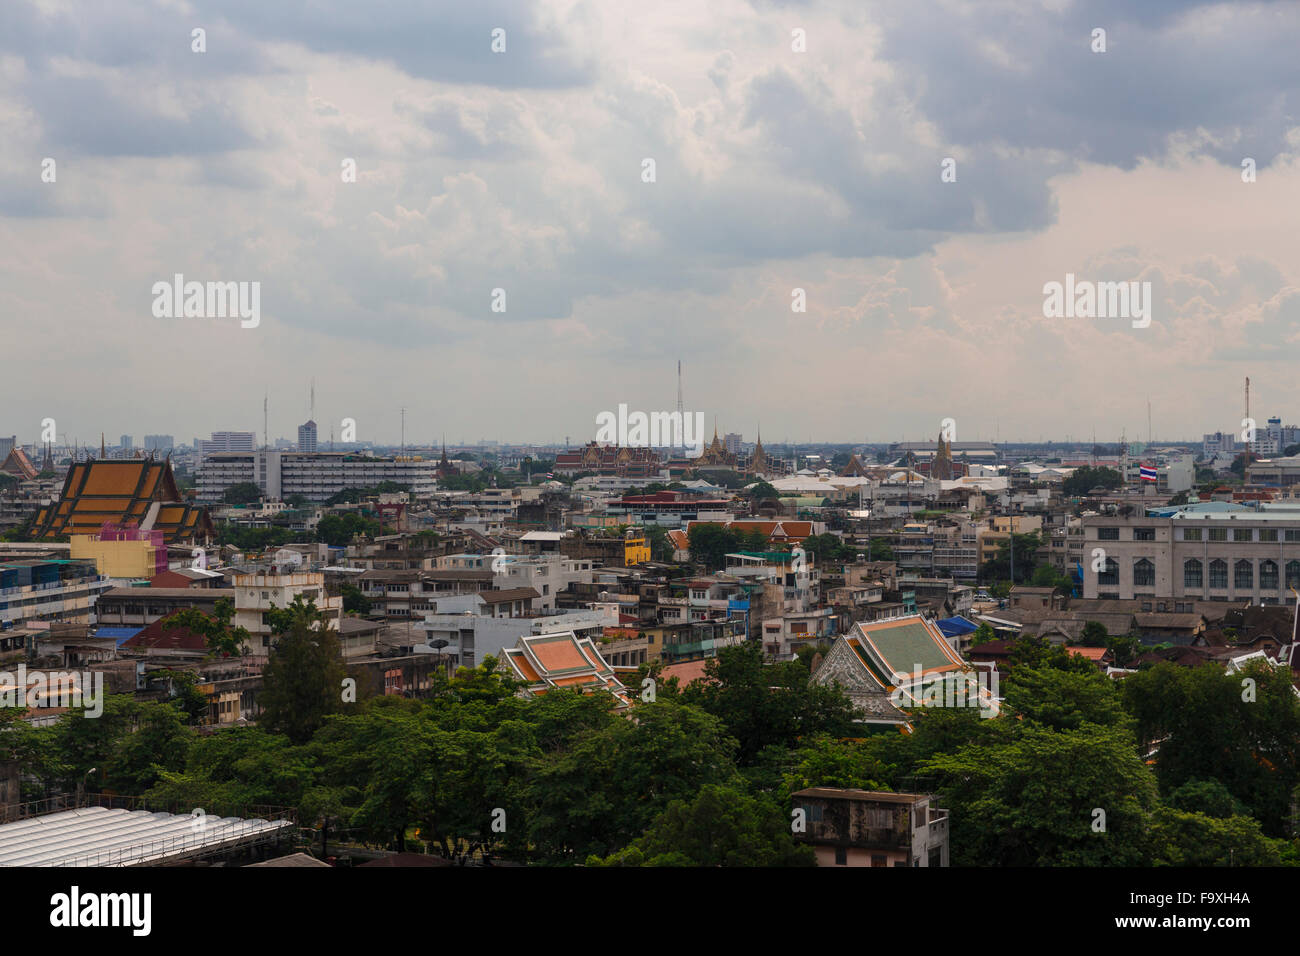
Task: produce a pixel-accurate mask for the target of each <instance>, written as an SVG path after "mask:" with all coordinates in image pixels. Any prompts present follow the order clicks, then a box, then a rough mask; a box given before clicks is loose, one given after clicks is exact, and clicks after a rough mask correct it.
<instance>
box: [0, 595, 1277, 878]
mask: <svg viewBox="0 0 1300 956" xmlns="http://www.w3.org/2000/svg"><path fill="white" fill-rule="evenodd" d="M270 615H271V616H270V621H271V625H272V627H273V629H274V630H275V632H276V634H277V643H276V645H275V649H274V653H273V656H272V659H271V666H270V667H268V669H267V674H266V687H265V689H264V691H263V704H264V705H265V706H266V712H265V714H264V715H263V719H262V720H261V722H260V725H259V726H257V727H230V728H223V729H220V730H217V731H215V732H213V733H210V734H204V735H200V734H199V733H198V732H196V730H195V728H194V727H192V726H191V723H192V720H193V718H194V716H195V715H196V713H197V712H198V709H199V708H198V706H197V702H196V699H195V697H194V695H193V694H192V693H191V691H192V688H191V687H187V686H186V683H185V681H184V680H176V681H171V682H170V683H171V687H172V689H173V691H174V692H175V694H176V696H175V697H174V698H173V699H172V701H170V702H168V703H152V702H137V701H134V700H133V699H132V698H130V697H128V696H116V697H110V698H108V700H107V703H106V706H105V710H104V713H103V715H102V716H101V717H98V718H95V719H90V718H87V717H85V716H84V715H83V714H81V713H79V712H74V713H72V714H70V715H69V716H68V717H66V718H65V719H63V720H61V721H60V722H58V723H57V724H55V725H53V726H49V727H42V728H40V729H33V728H31V727H28V726H27V725H25V724H22V723H21V722H19V721H17V720H16V713H15V712H13V711H0V731H3V733H0V740H3V742H4V749H3V750H2V751H0V757H3V758H7V759H12V760H15V761H17V762H18V763H19V764H20V766H21V768H22V769H23V771H24V772H25V773H26V774H27V775H28V777H29V779H30V780H31V781H34V782H36V783H37V784H38V785H40V786H43V787H45V788H46V789H47V790H57V789H59V788H64V789H69V790H70V789H72V788H74V787H77V786H78V785H83V784H84V785H85V786H87V787H88V788H92V789H112V790H114V791H116V792H119V793H124V794H139V795H144V796H146V797H147V798H148V799H149V800H150V801H152V802H154V803H155V804H158V805H165V806H169V807H174V808H179V809H180V810H181V811H182V812H184V811H185V810H187V809H189V808H193V807H203V808H205V809H207V810H208V811H209V812H216V811H218V810H219V811H221V812H226V813H230V812H237V811H238V810H239V809H240V808H248V807H252V806H255V805H270V806H282V807H296V808H297V809H298V811H299V819H300V821H301V822H302V824H303V825H304V826H307V827H315V826H318V825H321V824H324V823H328V827H329V832H330V834H331V838H332V839H334V840H349V841H355V840H363V841H368V842H371V843H379V844H382V845H386V846H390V847H394V848H399V849H401V848H405V847H406V846H407V843H408V841H409V840H411V839H412V838H418V840H419V841H420V842H421V844H423V845H428V846H431V847H433V848H436V849H437V850H438V851H439V852H442V853H444V854H449V855H450V854H455V853H464V852H474V851H482V852H484V853H485V854H491V855H506V856H509V857H512V858H516V859H521V860H528V861H532V862H541V863H550V864H562V865H575V864H586V865H593V866H719V865H720V866H773V865H783V866H802V865H808V864H810V863H811V854H810V853H809V851H808V849H807V848H806V847H805V846H802V845H800V844H799V843H798V842H796V841H795V840H794V839H792V835H791V828H790V807H791V796H792V794H793V793H795V792H797V791H799V790H802V789H804V788H807V787H813V786H829V787H848V788H862V789H869V790H900V791H902V790H906V791H915V792H923V793H934V794H936V795H937V802H938V804H939V805H940V806H941V807H943V808H945V809H946V810H947V811H948V813H949V826H950V834H951V842H950V852H951V859H952V862H953V863H954V864H956V865H980V866H996V865H1023V866H1070V865H1074V866H1145V865H1185V866H1219V865H1254V864H1273V865H1276V864H1281V863H1291V862H1294V861H1295V860H1296V858H1297V856H1298V855H1300V854H1297V850H1296V844H1295V842H1294V840H1293V838H1292V834H1291V833H1290V806H1291V797H1292V794H1293V793H1294V792H1295V791H1296V788H1297V786H1300V779H1298V778H1300V763H1298V762H1297V759H1296V758H1297V753H1296V750H1297V744H1296V741H1298V740H1300V702H1297V699H1296V695H1295V694H1294V692H1293V691H1292V690H1291V685H1290V681H1289V675H1287V674H1286V673H1285V672H1284V671H1274V670H1272V669H1270V668H1268V667H1266V666H1258V667H1255V668H1254V669H1251V670H1248V671H1246V672H1243V673H1240V674H1225V673H1224V672H1223V671H1222V670H1221V669H1220V668H1218V667H1216V666H1213V665H1206V666H1203V667H1200V668H1196V669H1187V668H1179V667H1173V666H1171V665H1159V666H1156V667H1152V668H1149V669H1146V670H1143V671H1141V672H1139V673H1137V674H1134V675H1131V676H1129V677H1127V678H1125V679H1124V680H1123V681H1119V682H1117V681H1114V680H1112V679H1109V678H1107V677H1106V676H1105V675H1104V674H1102V673H1101V672H1100V671H1098V670H1097V668H1096V667H1095V665H1093V664H1092V663H1090V662H1088V661H1086V660H1084V659H1082V658H1080V657H1077V656H1071V655H1070V654H1069V653H1068V652H1067V651H1066V650H1064V649H1062V648H1059V647H1053V646H1051V645H1049V644H1047V643H1046V642H1044V641H1041V640H1029V639H1026V640H1022V641H1020V642H1018V644H1017V646H1016V648H1015V652H1014V654H1013V656H1012V661H1011V668H1010V670H1009V672H1008V674H1007V676H1006V678H1005V679H1004V680H1003V682H1002V687H1001V688H1000V691H1001V695H1002V697H1003V704H1002V707H1001V716H999V717H997V718H995V719H985V718H983V717H981V716H980V712H979V711H977V710H976V709H974V708H946V709H945V708H921V709H918V710H916V711H914V712H913V714H912V721H913V730H912V732H911V733H910V734H900V733H898V732H896V731H893V730H887V731H884V732H880V733H872V732H870V731H869V730H867V729H866V728H864V727H863V726H862V725H857V724H854V723H853V722H852V713H851V710H850V706H849V703H848V701H847V699H845V698H844V697H843V696H842V695H841V694H840V693H839V691H838V689H837V688H835V687H831V688H824V687H820V686H818V685H815V684H813V683H811V681H810V679H809V672H808V666H807V662H806V657H807V656H805V657H804V658H801V659H799V660H796V661H794V662H790V663H782V664H768V663H765V662H764V661H763V657H762V654H761V652H760V650H759V648H757V647H756V646H753V645H745V646H741V647H737V648H729V649H725V650H723V651H721V652H720V654H719V657H718V658H716V659H714V660H711V661H710V662H709V663H708V665H707V667H706V680H705V681H704V682H702V683H701V682H697V683H694V684H691V685H690V686H688V687H686V688H680V687H679V686H678V685H677V683H676V682H675V681H673V680H666V681H665V680H661V679H659V677H660V674H659V671H660V668H659V667H658V666H657V665H647V666H646V667H645V672H646V674H647V675H649V676H653V677H655V678H656V681H657V688H658V692H657V695H656V699H655V700H653V701H643V702H639V703H638V704H637V705H636V707H635V709H634V711H633V712H632V713H631V715H625V714H620V713H617V712H616V711H615V710H614V701H613V699H612V698H611V697H609V696H608V695H603V694H600V695H586V696H584V695H582V694H578V693H576V692H570V691H559V690H556V691H552V692H550V693H548V694H546V695H544V696H542V697H538V698H528V699H525V698H521V697H519V696H517V693H516V691H517V689H518V688H517V685H516V684H515V682H514V681H512V680H511V679H510V678H509V677H508V676H506V675H505V674H504V673H503V672H502V671H500V670H499V669H498V667H497V662H496V661H495V660H494V659H493V658H491V657H489V658H487V659H486V660H485V661H484V663H483V664H482V665H481V666H480V667H478V668H475V669H472V670H471V669H465V668H462V669H461V670H460V671H459V672H458V673H457V674H456V675H455V676H454V677H451V678H447V677H443V676H438V677H436V678H435V680H434V686H433V688H432V690H431V692H430V694H429V696H428V697H427V698H426V699H422V700H412V699H406V698H402V697H385V696H379V697H373V698H370V699H368V700H362V701H361V702H359V703H350V702H345V700H344V698H343V696H342V695H340V686H339V685H340V682H341V676H340V675H341V666H340V665H339V662H338V659H337V654H338V650H337V639H336V638H335V637H334V636H333V635H332V632H328V631H324V630H322V629H321V628H320V619H319V615H318V614H317V612H316V610H315V608H314V607H313V606H312V605H311V604H310V603H304V602H301V601H299V602H295V604H294V605H291V606H290V607H288V608H283V609H277V610H275V611H272V612H270ZM629 683H630V684H631V686H633V687H635V686H637V685H636V683H635V682H629Z"/></svg>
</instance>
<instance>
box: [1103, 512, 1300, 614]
mask: <svg viewBox="0 0 1300 956" xmlns="http://www.w3.org/2000/svg"><path fill="white" fill-rule="evenodd" d="M1206 508H1208V506H1199V507H1198V506H1192V507H1190V508H1188V509H1185V510H1182V511H1178V512H1175V513H1174V514H1173V515H1172V516H1169V517H1158V518H1157V517H1142V518H1118V517H1101V516H1092V517H1085V518H1084V519H1083V528H1084V543H1083V596H1084V598H1109V599H1121V600H1142V599H1148V598H1184V599H1187V600H1194V601H1229V602H1233V603H1246V602H1249V603H1252V604H1281V603H1285V602H1286V600H1287V595H1288V594H1289V589H1290V588H1293V587H1294V588H1300V510H1293V509H1278V510H1273V511H1254V510H1251V509H1248V508H1244V507H1241V506H1239V505H1232V504H1227V503H1220V504H1219V510H1205V509H1206Z"/></svg>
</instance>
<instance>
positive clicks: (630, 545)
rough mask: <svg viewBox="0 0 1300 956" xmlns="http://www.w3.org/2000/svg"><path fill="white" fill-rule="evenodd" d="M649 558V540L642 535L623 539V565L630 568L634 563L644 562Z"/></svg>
mask: <svg viewBox="0 0 1300 956" xmlns="http://www.w3.org/2000/svg"><path fill="white" fill-rule="evenodd" d="M649 560H650V542H649V541H647V540H646V538H645V536H644V535H642V536H640V537H636V538H631V537H629V538H624V539H623V567H625V568H630V567H632V565H634V564H644V563H645V562H646V561H649Z"/></svg>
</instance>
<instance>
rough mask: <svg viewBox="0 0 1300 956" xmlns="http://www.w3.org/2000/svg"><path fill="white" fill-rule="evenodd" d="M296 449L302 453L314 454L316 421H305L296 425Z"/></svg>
mask: <svg viewBox="0 0 1300 956" xmlns="http://www.w3.org/2000/svg"><path fill="white" fill-rule="evenodd" d="M298 450H299V451H300V452H303V453H304V454H308V455H314V454H316V423H315V422H314V421H310V420H308V421H305V422H303V423H302V424H301V425H299V426H298Z"/></svg>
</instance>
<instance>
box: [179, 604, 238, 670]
mask: <svg viewBox="0 0 1300 956" xmlns="http://www.w3.org/2000/svg"><path fill="white" fill-rule="evenodd" d="M234 618H235V602H234V601H232V600H231V599H230V598H224V597H223V598H217V603H216V604H215V605H214V606H213V608H212V613H211V614H205V613H204V612H203V611H200V610H199V609H198V608H196V607H187V608H185V609H184V610H181V611H177V612H176V613H175V614H173V615H172V616H171V617H169V618H167V619H166V620H164V621H163V625H162V626H163V630H164V631H174V630H176V629H177V628H182V627H183V628H187V629H188V630H190V631H193V632H194V633H195V634H200V635H202V636H203V639H204V641H205V642H206V644H207V647H208V656H209V657H217V656H221V657H239V656H240V655H241V654H242V653H243V652H244V648H245V646H246V645H248V644H249V643H250V642H251V641H252V639H253V637H252V635H251V634H249V633H248V628H246V627H241V626H238V625H236V624H234V623H233V621H234Z"/></svg>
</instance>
